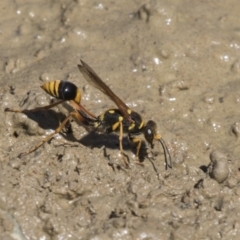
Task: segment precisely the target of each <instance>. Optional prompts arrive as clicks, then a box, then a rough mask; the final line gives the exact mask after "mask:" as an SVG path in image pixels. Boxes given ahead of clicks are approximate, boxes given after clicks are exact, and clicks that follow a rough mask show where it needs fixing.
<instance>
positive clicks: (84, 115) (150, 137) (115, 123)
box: [5, 60, 172, 168]
mask: <svg viewBox="0 0 240 240" xmlns="http://www.w3.org/2000/svg"><path fill="white" fill-rule="evenodd" d="M80 61H81V64H82V65H78V68H79V70H80V72H81V73H82V75H83V76H84V78H85V79H86V80H87V81H88V82H89V83H90V84H91V85H93V86H94V87H96V88H98V89H99V90H100V91H102V92H103V93H104V94H106V95H107V96H108V97H109V98H110V99H111V100H112V101H113V102H114V103H115V104H116V105H117V107H118V109H109V110H107V111H106V112H104V113H103V114H101V115H100V116H98V117H96V116H95V115H94V114H92V113H91V112H89V111H88V110H87V109H86V108H84V107H83V106H82V105H81V92H80V90H79V88H77V87H76V86H75V85H74V84H73V83H71V82H69V81H62V80H55V81H50V82H47V83H45V84H44V85H42V86H41V88H42V89H43V90H45V91H46V92H47V93H48V94H49V95H51V96H53V97H55V98H57V99H60V100H59V101H57V102H55V103H52V104H50V105H47V106H44V107H38V108H34V109H24V110H16V109H10V108H6V109H5V111H6V112H16V113H30V112H36V111H41V110H48V109H50V108H52V107H55V106H57V105H58V104H61V103H63V102H66V101H68V102H69V103H70V105H71V106H72V107H73V109H74V110H73V111H72V112H70V113H69V115H68V116H67V117H66V118H65V119H64V120H63V122H62V123H61V124H60V125H59V127H58V128H57V129H55V131H54V132H53V133H51V134H49V135H48V136H47V137H46V138H45V139H43V141H42V142H40V143H39V144H37V145H36V146H34V147H33V148H31V149H30V150H29V151H26V152H23V153H21V154H20V155H19V157H21V156H22V155H26V154H29V153H31V152H34V151H35V150H36V149H38V148H39V147H41V146H42V145H43V144H44V143H46V142H48V141H49V140H50V139H51V138H52V137H53V136H54V135H55V134H57V133H59V132H60V131H61V130H62V129H63V127H64V126H65V125H66V123H67V122H68V121H69V120H70V119H71V118H74V119H75V120H76V121H77V122H79V123H80V124H82V125H83V126H85V127H89V128H90V129H92V130H97V131H100V132H104V133H110V132H116V131H119V148H120V152H121V155H122V157H123V159H124V163H125V164H126V165H128V163H127V162H126V160H125V158H124V156H125V154H124V152H123V147H122V138H123V133H127V134H128V137H129V139H130V141H131V142H133V143H136V144H137V151H136V157H137V160H138V162H139V163H140V161H139V151H140V148H141V145H142V140H141V139H140V138H138V137H136V136H138V135H140V134H142V133H143V134H144V137H145V139H146V141H147V142H148V143H149V144H150V146H151V148H153V147H154V143H155V141H159V142H160V143H161V145H162V147H163V151H164V157H165V163H166V168H168V167H170V168H172V159H171V155H170V153H169V150H168V148H167V146H166V144H165V141H164V140H163V139H162V137H161V136H160V135H159V134H157V125H156V123H155V122H154V121H152V120H150V121H148V122H147V123H145V122H144V121H143V119H142V117H141V116H140V115H139V114H138V113H137V112H135V111H133V110H131V109H130V108H129V107H128V106H127V105H126V104H125V103H124V102H123V101H122V100H121V99H120V98H119V97H118V96H117V95H116V94H115V93H113V91H112V90H111V89H110V88H109V87H108V86H107V85H106V84H105V83H104V82H103V81H102V80H101V78H100V77H99V76H98V75H97V74H96V73H95V72H94V71H93V70H92V68H90V67H89V66H88V65H87V64H86V63H85V62H84V61H82V60H80ZM168 160H169V162H168Z"/></svg>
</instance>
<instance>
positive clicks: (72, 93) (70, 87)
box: [5, 80, 95, 157]
mask: <svg viewBox="0 0 240 240" xmlns="http://www.w3.org/2000/svg"><path fill="white" fill-rule="evenodd" d="M41 88H42V89H43V90H44V91H45V92H46V93H48V94H49V95H51V96H53V97H55V98H57V99H59V101H57V102H54V103H52V104H50V105H47V106H43V107H38V108H34V109H23V110H18V109H11V108H6V109H5V112H15V113H24V114H28V113H30V112H37V111H45V110H48V109H50V108H53V107H55V106H57V105H58V104H61V103H64V102H66V101H68V102H69V104H70V105H71V106H72V108H73V111H71V112H70V113H69V115H68V116H67V117H66V118H65V119H64V120H63V122H62V123H61V124H60V125H59V126H58V128H56V129H55V131H54V132H52V133H51V134H49V135H48V136H46V137H45V138H44V139H43V140H42V141H41V142H40V143H39V144H37V145H36V146H34V147H32V148H31V149H30V150H28V151H26V152H22V153H20V154H19V156H18V157H21V156H23V155H27V154H29V153H32V152H34V151H35V150H37V149H38V148H39V147H41V146H42V145H43V144H44V143H46V142H48V141H49V140H51V138H52V137H53V136H54V135H55V134H57V133H59V132H60V131H61V130H62V129H63V127H64V126H65V125H66V124H67V123H68V122H69V120H70V119H72V118H73V119H75V120H76V121H77V122H78V123H79V124H81V125H83V126H85V127H87V126H88V121H87V120H86V119H85V118H84V117H82V115H86V116H88V117H91V118H95V116H94V115H93V114H92V113H90V112H89V111H88V110H87V109H85V108H84V107H83V105H82V104H81V91H80V89H79V88H77V86H76V85H75V84H73V83H71V82H69V81H63V80H53V81H50V82H46V83H45V84H43V85H42V86H41ZM79 112H81V114H82V115H81V114H80V113H79Z"/></svg>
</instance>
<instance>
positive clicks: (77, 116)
mask: <svg viewBox="0 0 240 240" xmlns="http://www.w3.org/2000/svg"><path fill="white" fill-rule="evenodd" d="M70 118H74V119H76V120H78V121H79V122H82V123H84V119H83V118H82V117H81V115H79V113H78V112H76V111H73V112H71V113H70V114H69V115H68V116H67V117H66V118H65V119H64V121H63V122H62V123H61V124H60V125H59V127H58V128H57V129H55V131H54V132H53V133H51V134H49V135H48V136H47V137H45V138H44V139H43V141H42V142H40V143H39V144H37V145H36V146H35V147H33V148H31V149H30V150H29V151H27V152H23V153H20V154H19V155H18V157H21V156H24V155H27V154H29V153H32V152H34V151H35V150H37V149H38V148H39V147H41V146H42V145H43V144H44V143H46V142H48V141H49V140H50V139H51V138H52V137H53V136H54V135H55V134H57V133H59V132H60V131H61V130H62V128H63V127H64V126H65V124H66V123H67V122H68V121H69V119H70Z"/></svg>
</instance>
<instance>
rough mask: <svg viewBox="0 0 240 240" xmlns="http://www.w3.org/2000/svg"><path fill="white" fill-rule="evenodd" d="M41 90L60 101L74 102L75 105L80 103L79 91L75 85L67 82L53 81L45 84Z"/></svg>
mask: <svg viewBox="0 0 240 240" xmlns="http://www.w3.org/2000/svg"><path fill="white" fill-rule="evenodd" d="M41 88H42V89H43V90H44V91H46V92H47V93H48V94H50V95H51V96H53V97H55V98H58V99H61V100H74V101H75V102H76V103H80V101H81V92H80V90H79V89H78V88H77V87H76V85H75V84H73V83H71V82H68V81H62V80H55V81H51V82H47V83H45V84H43V85H42V86H41Z"/></svg>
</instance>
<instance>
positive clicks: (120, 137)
mask: <svg viewBox="0 0 240 240" xmlns="http://www.w3.org/2000/svg"><path fill="white" fill-rule="evenodd" d="M122 139H123V124H122V122H119V149H120V153H121V156H122V159H123V162H124V164H125V166H126V167H128V161H127V160H126V158H127V159H128V156H127V155H126V154H125V153H124V151H123V146H122Z"/></svg>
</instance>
